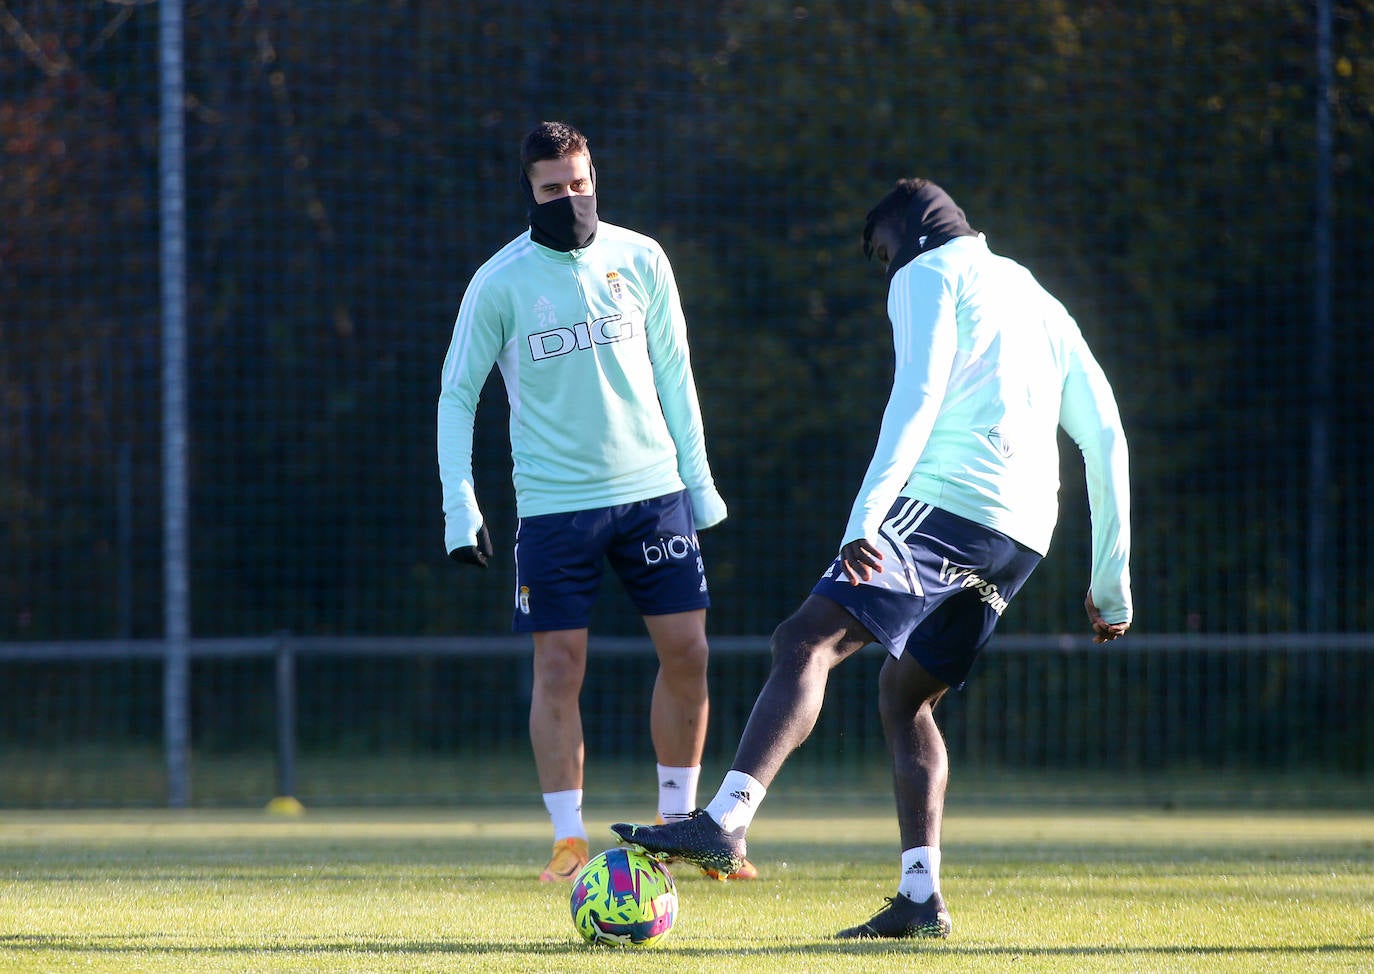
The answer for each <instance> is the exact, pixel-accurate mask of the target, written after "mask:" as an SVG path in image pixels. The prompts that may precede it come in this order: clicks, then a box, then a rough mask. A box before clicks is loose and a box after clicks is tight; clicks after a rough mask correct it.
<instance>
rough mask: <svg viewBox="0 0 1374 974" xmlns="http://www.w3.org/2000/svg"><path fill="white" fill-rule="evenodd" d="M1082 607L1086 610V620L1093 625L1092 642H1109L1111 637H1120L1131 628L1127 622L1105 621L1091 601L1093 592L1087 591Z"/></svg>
mask: <svg viewBox="0 0 1374 974" xmlns="http://www.w3.org/2000/svg"><path fill="white" fill-rule="evenodd" d="M1083 608H1085V609H1087V610H1088V622H1090V623H1091V624H1092V627H1093V642H1095V643H1109V642H1111V641H1112V640H1113V639H1120V638H1121V637H1122V636H1124V635H1126V630H1127V629H1129V628H1131V624H1130V623H1129V622H1106V621H1104V620H1103V618H1102V613H1101V612H1098V611H1097V605H1096V604H1095V603H1094V602H1093V594H1092V593H1091V592H1089V593H1088V596H1087V598H1085V599H1084V600H1083Z"/></svg>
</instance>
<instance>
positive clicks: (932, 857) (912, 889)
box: [897, 845, 940, 903]
mask: <svg viewBox="0 0 1374 974" xmlns="http://www.w3.org/2000/svg"><path fill="white" fill-rule="evenodd" d="M897 892H899V893H901V894H902V895H903V896H905V897H906V898H907V899H909V900H912V901H913V902H916V903H924V902H925V901H926V900H928V899H930V897H931V896H932V895H933V894H935V893H938V892H940V850H939V849H938V848H937V847H935V846H928V845H923V846H917V847H916V848H915V849H907V850H906V851H905V852H903V853H902V879H901V882H900V883H899V884H898V885H897Z"/></svg>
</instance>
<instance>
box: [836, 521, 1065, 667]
mask: <svg viewBox="0 0 1374 974" xmlns="http://www.w3.org/2000/svg"><path fill="white" fill-rule="evenodd" d="M868 540H869V542H870V543H872V544H873V546H874V547H875V548H877V549H878V550H879V551H881V552H882V553H883V561H882V565H883V570H882V572H875V573H874V574H873V577H872V578H871V579H870V580H869V581H867V582H863V583H860V584H859V585H851V584H850V581H849V576H848V575H846V574H845V571H844V567H843V565H841V563H840V559H839V558H836V559H835V560H834V561H833V562H832V563H831V565H830V568H829V569H828V570H827V571H826V572H825V574H824V575H822V576H821V580H820V581H819V582H817V583H816V587H815V588H813V589H812V590H811V591H812V592H813V593H815V594H816V595H824V596H825V597H826V598H828V599H832V600H833V601H835V602H838V603H839V604H840V605H842V606H844V608H845V609H847V610H848V611H849V613H850V614H851V615H852V616H854V618H855V619H858V620H859V622H861V623H863V625H864V626H865V627H866V628H867V629H868V631H869V632H871V633H872V634H873V636H874V638H875V639H877V641H878V642H880V643H882V644H883V646H884V647H886V648H887V651H888V652H889V653H891V654H892V655H893V656H897V657H899V656H901V655H902V654H903V653H910V654H911V656H912V658H914V659H915V660H916V662H918V663H920V664H921V666H923V667H924V668H925V669H926V671H927V672H929V673H930V674H932V675H933V676H935V677H936V678H937V679H939V680H941V681H943V682H944V683H947V684H948V685H949V686H951V687H962V686H963V685H964V682H965V680H967V679H968V673H969V670H970V669H971V668H972V667H973V661H974V660H975V659H977V658H978V654H979V653H980V652H982V649H983V647H984V646H986V645H987V642H988V639H990V638H991V636H992V631H993V629H994V628H995V627H996V626H997V620H998V619H1000V618H1001V617H1002V612H1003V610H1004V609H1006V607H1007V603H1008V602H1010V601H1011V599H1012V596H1014V595H1015V594H1016V593H1017V592H1018V591H1020V590H1021V586H1022V585H1024V584H1025V581H1026V579H1027V578H1029V577H1030V573H1031V572H1032V571H1033V570H1034V569H1035V566H1036V565H1038V564H1039V563H1040V555H1039V554H1038V553H1037V552H1035V551H1032V550H1031V549H1030V548H1027V547H1026V546H1025V545H1022V544H1020V543H1018V542H1016V541H1013V540H1012V539H1011V538H1009V537H1007V536H1006V535H1005V534H1002V533H1000V532H998V531H994V530H992V529H991V528H985V527H983V526H982V525H981V524H975V523H974V522H972V521H969V520H967V519H965V518H962V517H958V516H957V515H954V514H950V513H949V512H948V511H942V510H940V509H939V508H938V507H932V506H931V505H929V504H926V503H924V502H923V501H918V500H914V499H912V498H910V497H899V498H897V502H896V503H895V504H893V505H892V509H891V510H890V511H888V513H887V520H885V521H883V524H882V527H881V528H879V530H878V537H876V538H869V539H868Z"/></svg>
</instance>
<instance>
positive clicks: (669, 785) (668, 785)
mask: <svg viewBox="0 0 1374 974" xmlns="http://www.w3.org/2000/svg"><path fill="white" fill-rule="evenodd" d="M658 786H659V787H660V788H671V789H672V790H673V791H681V790H682V786H681V785H680V784H678V783H677V782H676V781H673V780H672V779H671V778H669V779H668V780H667V781H660V782H659V783H658Z"/></svg>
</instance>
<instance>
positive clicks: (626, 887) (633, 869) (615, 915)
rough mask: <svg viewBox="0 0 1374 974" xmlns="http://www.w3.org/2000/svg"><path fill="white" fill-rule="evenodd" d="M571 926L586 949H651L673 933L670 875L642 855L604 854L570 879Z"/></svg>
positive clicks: (618, 851) (620, 850) (619, 850)
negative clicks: (590, 945)
mask: <svg viewBox="0 0 1374 974" xmlns="http://www.w3.org/2000/svg"><path fill="white" fill-rule="evenodd" d="M571 906H572V919H573V926H575V927H576V928H577V932H578V933H580V934H581V935H582V939H584V940H586V941H587V943H589V944H605V945H610V946H615V947H655V946H657V945H658V944H661V943H662V942H663V939H664V938H665V937H667V936H668V931H669V930H671V929H673V920H675V919H676V918H677V887H676V886H675V885H674V884H673V875H672V873H670V872H668V870H667V869H665V868H664V867H663V866H662V865H661V864H659V863H658V862H656V861H654V860H653V859H650V858H649V857H648V856H646V855H645V854H644V853H642V852H639V851H638V850H635V849H630V848H616V849H607V850H606V851H605V852H603V853H601V854H600V855H599V856H593V857H592V859H591V861H589V862H588V863H587V864H586V865H585V866H583V867H582V871H581V872H579V873H578V874H577V877H576V878H575V879H573V886H572V901H571Z"/></svg>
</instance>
